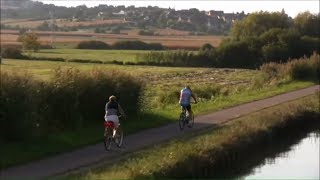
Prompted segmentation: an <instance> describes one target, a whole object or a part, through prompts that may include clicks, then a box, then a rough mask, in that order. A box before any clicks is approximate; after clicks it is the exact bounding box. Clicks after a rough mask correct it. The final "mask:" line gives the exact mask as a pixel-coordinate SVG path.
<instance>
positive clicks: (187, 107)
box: [180, 104, 191, 111]
mask: <svg viewBox="0 0 320 180" xmlns="http://www.w3.org/2000/svg"><path fill="white" fill-rule="evenodd" d="M180 105H181V108H186V109H187V111H191V105H190V104H188V105H182V104H180Z"/></svg>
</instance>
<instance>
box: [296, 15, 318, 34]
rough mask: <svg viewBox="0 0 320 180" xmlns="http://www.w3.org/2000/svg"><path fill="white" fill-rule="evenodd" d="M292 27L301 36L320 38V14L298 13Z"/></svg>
mask: <svg viewBox="0 0 320 180" xmlns="http://www.w3.org/2000/svg"><path fill="white" fill-rule="evenodd" d="M294 27H295V28H296V29H297V30H298V31H299V32H300V33H301V34H302V35H307V36H314V37H319V36H320V13H319V14H318V15H316V14H311V13H310V12H309V11H306V12H303V13H299V14H298V15H297V16H296V17H295V18H294Z"/></svg>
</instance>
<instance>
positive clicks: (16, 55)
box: [1, 47, 25, 59]
mask: <svg viewBox="0 0 320 180" xmlns="http://www.w3.org/2000/svg"><path fill="white" fill-rule="evenodd" d="M1 57H3V58H12V59H23V58H25V56H24V55H22V51H21V49H19V48H15V47H5V48H1Z"/></svg>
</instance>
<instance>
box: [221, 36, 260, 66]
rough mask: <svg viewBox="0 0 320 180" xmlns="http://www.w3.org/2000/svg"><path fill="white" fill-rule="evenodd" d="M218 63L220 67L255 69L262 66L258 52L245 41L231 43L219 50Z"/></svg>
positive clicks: (226, 43)
mask: <svg viewBox="0 0 320 180" xmlns="http://www.w3.org/2000/svg"><path fill="white" fill-rule="evenodd" d="M216 53H217V59H216V61H217V63H218V66H220V67H228V68H255V67H256V66H258V65H260V60H259V58H258V57H256V52H255V51H254V50H253V49H251V48H250V46H249V44H248V43H247V42H245V41H230V42H225V43H223V44H221V45H220V46H219V47H218V48H217V51H216Z"/></svg>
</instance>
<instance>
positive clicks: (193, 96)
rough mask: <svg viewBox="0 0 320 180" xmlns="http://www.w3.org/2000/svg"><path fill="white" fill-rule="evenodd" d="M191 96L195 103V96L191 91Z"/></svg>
mask: <svg viewBox="0 0 320 180" xmlns="http://www.w3.org/2000/svg"><path fill="white" fill-rule="evenodd" d="M191 97H192V98H193V99H194V102H195V103H197V98H196V96H195V95H194V94H193V93H191Z"/></svg>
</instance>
